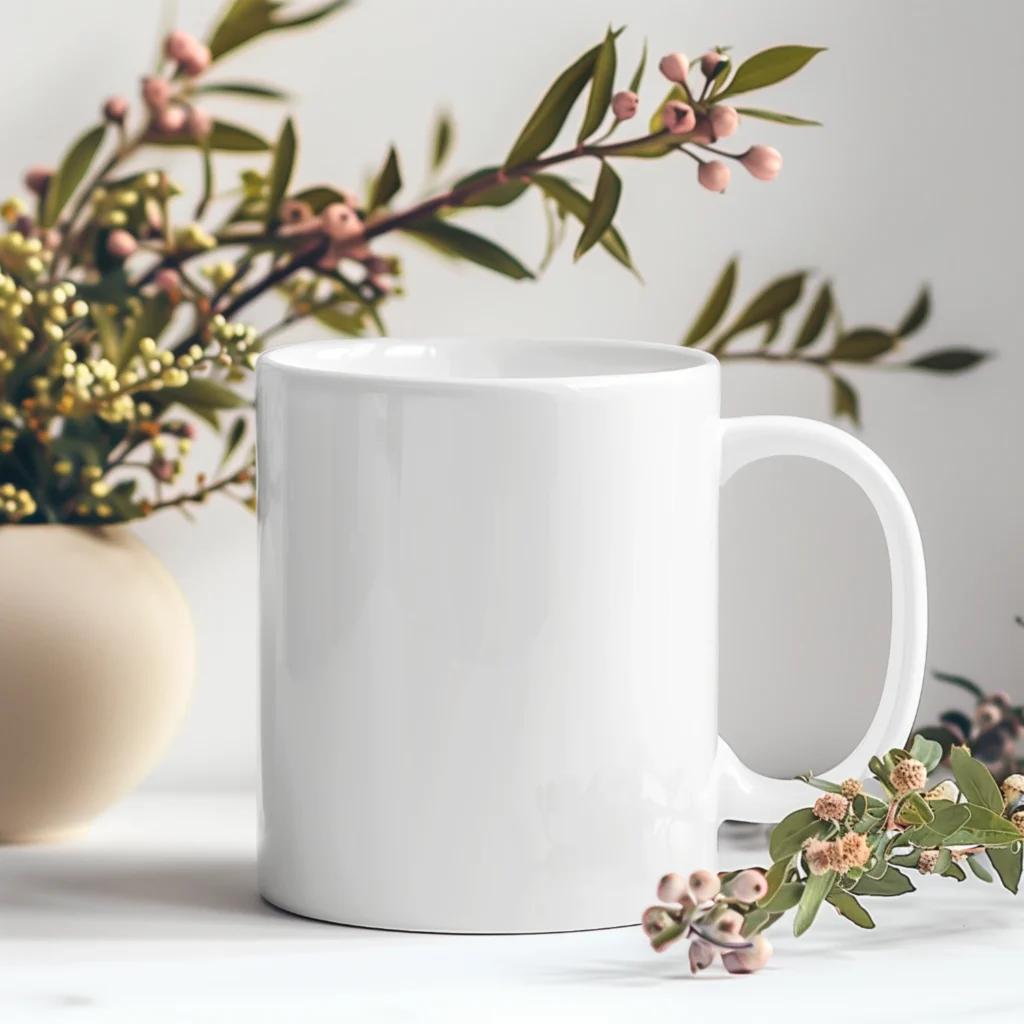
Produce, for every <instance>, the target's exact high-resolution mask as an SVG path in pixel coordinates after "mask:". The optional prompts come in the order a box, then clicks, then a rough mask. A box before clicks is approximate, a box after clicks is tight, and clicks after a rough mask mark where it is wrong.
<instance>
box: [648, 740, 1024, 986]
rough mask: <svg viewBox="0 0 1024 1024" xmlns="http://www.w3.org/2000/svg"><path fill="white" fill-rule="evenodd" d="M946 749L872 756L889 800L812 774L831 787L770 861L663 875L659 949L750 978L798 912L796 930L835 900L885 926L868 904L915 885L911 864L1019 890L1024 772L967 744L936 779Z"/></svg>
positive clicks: (783, 828) (651, 916)
mask: <svg viewBox="0 0 1024 1024" xmlns="http://www.w3.org/2000/svg"><path fill="white" fill-rule="evenodd" d="M942 757H943V749H942V746H941V745H940V744H939V743H937V742H935V741H934V740H929V739H926V738H925V737H924V736H921V735H917V736H915V737H914V740H913V742H912V743H911V744H910V748H909V750H903V749H894V750H890V751H889V752H888V753H887V754H886V755H885V756H884V757H883V758H878V757H874V758H872V759H871V762H870V764H869V771H870V774H871V776H872V778H873V779H874V782H875V784H876V785H877V787H878V792H879V793H880V794H881V796H880V797H879V796H872V795H871V794H870V793H868V792H866V791H865V790H864V789H863V787H862V786H861V783H860V782H858V781H856V780H853V779H848V780H846V781H845V782H843V783H842V784H837V783H834V782H830V781H828V780H826V779H820V778H815V777H814V776H813V775H808V776H805V777H804V781H805V782H807V783H809V784H810V785H811V786H814V787H815V788H816V789H819V790H822V791H823V795H822V796H821V797H819V798H818V799H817V800H816V801H815V803H814V805H813V806H812V807H807V808H803V809H801V810H798V811H794V812H793V813H792V814H790V815H789V816H788V817H786V818H784V819H783V820H782V821H781V822H779V824H778V825H776V826H775V828H774V829H773V830H772V833H771V838H770V840H769V855H770V857H771V861H772V863H771V866H770V867H767V868H762V867H758V868H748V869H746V870H744V871H730V872H722V873H720V874H719V875H717V876H714V875H711V873H710V872H707V871H697V872H694V873H693V874H691V875H690V876H689V878H688V879H686V878H683V877H682V876H680V875H674V874H673V875H666V876H665V877H664V878H662V880H661V882H660V883H659V885H658V898H659V899H661V900H662V901H663V902H662V904H660V905H658V906H654V907H649V908H648V909H647V910H646V911H645V912H644V914H643V918H642V924H643V928H644V931H645V933H646V934H647V936H648V937H649V939H650V942H651V946H652V948H653V949H655V950H656V951H659V952H660V951H664V950H665V949H667V948H668V947H669V946H671V945H672V944H673V943H675V942H678V941H679V940H680V939H689V940H690V965H691V970H693V972H694V973H697V971H699V970H703V969H705V968H706V967H709V966H710V965H711V963H713V961H714V960H715V958H716V956H718V955H721V958H722V962H723V964H724V966H725V967H726V969H727V970H729V971H730V972H731V973H734V974H748V973H750V972H752V971H755V970H758V969H759V968H760V967H763V966H764V964H765V963H767V961H768V959H769V958H770V956H771V953H772V949H771V945H770V944H769V943H768V941H767V939H766V938H765V937H764V932H765V931H767V930H768V929H769V928H771V927H772V926H773V925H774V924H776V922H778V921H779V920H781V919H782V917H783V916H784V915H786V914H787V913H790V912H792V919H793V933H794V935H797V936H800V935H802V934H803V933H804V932H806V931H807V929H808V928H810V926H811V925H812V924H813V923H814V921H815V919H816V917H817V915H818V913H819V912H820V911H821V909H822V908H823V907H824V905H825V904H828V905H829V906H830V907H831V908H832V909H833V910H834V911H835V912H836V913H837V914H839V915H840V916H841V917H844V918H846V919H847V920H848V921H850V923H851V924H854V925H856V926H857V927H858V928H874V927H875V923H874V921H873V920H872V918H871V914H870V912H869V911H868V909H867V907H865V906H864V905H863V903H862V902H861V900H862V899H865V900H868V901H870V900H871V899H874V898H876V897H891V896H903V895H906V894H908V893H911V892H914V888H915V887H914V883H913V882H912V881H911V878H910V875H909V874H908V873H907V871H917V872H918V873H920V874H934V875H940V876H942V877H944V878H951V879H954V880H956V881H958V882H962V881H964V880H965V879H966V877H967V871H969V872H970V873H971V874H973V875H975V876H976V877H977V878H979V879H980V880H981V881H982V882H992V881H993V874H992V873H993V872H994V873H995V875H996V876H998V878H999V880H1000V882H1001V883H1002V884H1003V886H1004V887H1005V888H1006V889H1008V890H1009V891H1010V892H1012V893H1014V894H1016V892H1017V889H1018V887H1019V885H1020V879H1021V868H1022V840H1021V837H1022V835H1024V777H1022V776H1014V777H1011V778H1010V779H1008V780H1007V781H1006V782H1004V784H1003V787H1002V789H1000V786H999V785H998V783H997V782H996V780H995V779H994V778H993V776H992V774H991V772H990V771H989V770H988V768H987V767H986V766H985V765H984V764H983V763H982V762H981V761H979V760H978V759H977V758H975V757H972V756H971V753H970V751H969V750H968V748H967V747H964V746H955V747H953V748H952V750H951V751H950V754H949V759H948V761H949V767H950V768H951V770H952V773H953V777H954V779H955V782H954V781H952V780H949V779H946V780H945V781H942V782H939V783H938V784H936V785H933V784H932V782H931V781H929V775H930V773H931V772H933V771H934V770H935V769H936V768H937V767H938V766H939V765H940V762H941V760H942ZM983 858H984V860H983ZM985 861H987V866H986V863H985ZM965 868H966V869H967V870H966V871H965ZM990 869H991V870H990Z"/></svg>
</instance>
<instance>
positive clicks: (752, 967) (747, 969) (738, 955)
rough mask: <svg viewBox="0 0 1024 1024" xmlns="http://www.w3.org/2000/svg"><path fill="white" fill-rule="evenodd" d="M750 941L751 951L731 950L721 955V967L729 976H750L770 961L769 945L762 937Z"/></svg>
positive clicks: (770, 949)
mask: <svg viewBox="0 0 1024 1024" xmlns="http://www.w3.org/2000/svg"><path fill="white" fill-rule="evenodd" d="M750 941H751V942H752V943H753V948H752V949H731V950H729V952H728V953H725V952H723V953H722V965H723V966H724V967H725V969H726V970H727V971H728V972H729V973H730V974H752V973H753V972H754V971H759V970H760V969H761V968H762V967H764V965H765V964H766V963H768V961H769V960H770V959H771V956H772V947H771V943H769V941H768V940H767V939H766V938H765V937H764V936H763V935H755V936H754V937H753V938H752V939H751V940H750Z"/></svg>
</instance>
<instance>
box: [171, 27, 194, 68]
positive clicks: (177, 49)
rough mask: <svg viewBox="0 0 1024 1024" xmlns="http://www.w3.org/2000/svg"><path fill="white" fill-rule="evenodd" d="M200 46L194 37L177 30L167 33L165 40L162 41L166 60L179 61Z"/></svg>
mask: <svg viewBox="0 0 1024 1024" xmlns="http://www.w3.org/2000/svg"><path fill="white" fill-rule="evenodd" d="M200 45H201V44H200V42H199V40H198V39H196V37H195V36H193V35H190V34H189V33H188V32H183V31H182V30H181V29H180V28H177V29H175V30H174V31H173V32H169V33H168V34H167V38H166V39H164V53H165V54H166V55H167V59H168V60H173V61H179V60H181V59H182V58H183V57H186V56H188V54H189V53H191V52H192V50H193V49H195V47H197V46H200Z"/></svg>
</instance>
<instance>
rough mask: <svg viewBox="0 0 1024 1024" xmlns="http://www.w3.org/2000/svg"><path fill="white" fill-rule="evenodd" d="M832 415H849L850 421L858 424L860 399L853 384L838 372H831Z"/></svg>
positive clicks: (856, 425)
mask: <svg viewBox="0 0 1024 1024" xmlns="http://www.w3.org/2000/svg"><path fill="white" fill-rule="evenodd" d="M832 415H833V416H835V417H837V418H838V417H840V416H849V417H850V422H851V423H852V424H853V425H854V426H855V427H859V426H860V399H859V398H858V397H857V392H856V391H854V389H853V386H852V385H851V384H850V383H849V381H847V380H846V379H845V378H843V377H840V376H839V375H838V374H836V373H833V374H832Z"/></svg>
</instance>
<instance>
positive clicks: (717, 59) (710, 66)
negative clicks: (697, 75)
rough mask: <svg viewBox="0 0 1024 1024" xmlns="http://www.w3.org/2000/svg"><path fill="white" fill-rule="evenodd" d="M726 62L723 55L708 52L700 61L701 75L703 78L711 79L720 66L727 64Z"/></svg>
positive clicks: (711, 51)
mask: <svg viewBox="0 0 1024 1024" xmlns="http://www.w3.org/2000/svg"><path fill="white" fill-rule="evenodd" d="M728 60H729V58H728V57H726V55H725V54H724V53H716V52H715V51H714V50H708V52H707V53H705V54H704V55H703V56H702V57H701V59H700V70H701V73H702V74H703V75H704V77H705V78H711V77H712V76H713V75H714V74H715V72H716V71H718V69H719V67H720V66H721V65H722V64H725V63H728Z"/></svg>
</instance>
